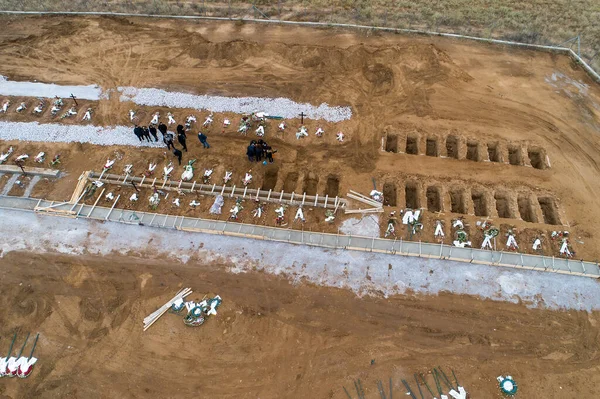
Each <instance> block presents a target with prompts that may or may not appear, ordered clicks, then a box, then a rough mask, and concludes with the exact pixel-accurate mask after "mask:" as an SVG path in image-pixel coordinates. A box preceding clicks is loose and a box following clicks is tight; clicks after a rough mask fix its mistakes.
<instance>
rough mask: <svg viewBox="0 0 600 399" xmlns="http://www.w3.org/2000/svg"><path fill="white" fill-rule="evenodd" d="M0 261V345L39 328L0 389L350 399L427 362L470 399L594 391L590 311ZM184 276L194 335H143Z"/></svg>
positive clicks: (172, 325) (161, 265) (159, 328)
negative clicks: (194, 305)
mask: <svg viewBox="0 0 600 399" xmlns="http://www.w3.org/2000/svg"><path fill="white" fill-rule="evenodd" d="M0 266H1V267H0V276H1V279H0V289H1V291H2V292H3V295H2V297H1V299H0V320H2V323H1V325H0V336H1V337H2V340H1V341H0V344H1V345H2V348H5V345H6V338H7V337H9V336H12V334H13V333H14V331H15V330H18V331H19V332H20V336H21V339H22V338H23V337H24V335H25V334H26V333H27V332H33V333H37V332H39V333H40V334H41V335H40V341H39V343H38V346H37V349H36V356H37V357H38V358H39V361H38V364H37V365H36V369H35V370H34V372H33V374H32V376H31V377H30V378H29V379H28V380H17V379H15V380H7V381H4V379H3V381H2V384H0V395H3V396H2V397H9V398H32V397H36V398H58V397H60V398H67V397H68V398H125V397H130V398H134V397H172V398H176V397H177V398H180V397H191V396H195V397H202V398H257V397H260V398H346V395H345V393H344V392H343V389H342V387H343V386H345V387H346V388H348V389H349V390H350V389H352V387H353V383H352V380H353V379H358V378H360V379H361V381H362V384H363V386H364V388H365V391H366V393H367V396H366V397H367V398H375V397H379V395H378V393H377V389H376V381H377V380H380V379H381V380H383V381H384V382H387V381H388V379H389V377H392V379H393V385H394V397H396V395H400V394H401V392H403V388H401V381H400V380H401V378H405V379H407V380H408V381H409V382H411V380H412V378H413V377H412V375H413V374H414V373H424V374H426V373H427V372H428V371H430V370H431V369H432V368H433V367H437V366H441V367H443V368H444V369H445V370H446V371H447V372H449V369H450V368H452V369H454V370H455V372H456V375H457V377H458V380H459V382H460V383H461V384H463V385H464V386H465V387H466V388H467V389H468V390H469V391H470V392H471V394H472V395H473V396H472V397H478V398H499V397H500V395H499V393H498V389H497V386H496V384H497V383H496V381H495V377H496V376H498V375H502V374H506V373H510V374H511V375H512V376H513V377H514V378H515V379H516V380H517V382H518V384H519V397H523V398H556V399H566V398H577V399H583V398H592V397H595V396H594V395H595V394H596V393H597V387H598V385H599V384H600V377H598V375H599V373H598V372H599V371H600V367H599V366H598V365H599V364H600V363H599V361H598V344H599V341H598V337H599V324H598V323H599V322H600V318H599V315H598V314H597V312H596V313H592V314H588V313H585V312H574V311H569V312H558V311H547V310H531V309H527V308H526V307H525V306H524V305H522V304H509V303H504V302H493V301H483V300H480V299H476V298H473V297H466V296H456V295H451V294H442V295H440V296H438V297H434V296H426V297H422V296H410V295H408V296H402V297H392V298H389V299H381V298H371V297H366V298H358V297H356V296H355V295H354V294H352V293H350V292H347V291H344V290H338V289H331V288H321V287H316V286H310V285H307V284H304V283H302V284H301V285H298V286H291V285H290V284H289V283H288V282H287V280H285V279H284V278H276V277H274V276H271V275H265V274H262V273H258V272H256V273H255V272H252V273H247V274H231V273H228V272H226V271H225V270H226V266H225V265H217V264H214V265H213V264H198V263H196V262H195V261H193V260H192V261H191V262H189V263H188V264H186V265H182V264H179V263H172V261H167V260H166V259H147V258H134V257H127V258H124V257H114V258H100V257H90V256H77V257H72V256H65V255H51V254H47V255H36V254H32V253H9V254H7V255H6V256H5V257H3V258H1V259H0ZM141 269H143V271H140V270H141ZM182 285H183V286H186V287H187V286H190V287H192V288H193V289H194V291H195V293H194V294H193V295H192V297H196V296H197V297H199V298H201V297H202V296H204V294H211V295H212V294H219V295H221V296H222V297H223V300H224V301H223V304H222V306H221V308H220V309H219V313H218V315H217V316H216V317H213V318H211V319H209V320H208V321H207V322H206V323H205V324H204V325H203V326H202V327H199V328H197V329H194V328H190V327H186V326H185V325H184V324H183V322H182V320H181V317H180V316H176V315H173V314H167V315H165V316H163V318H161V319H160V320H159V321H158V322H157V323H156V324H155V325H154V326H152V327H151V329H150V330H149V331H147V332H143V331H142V320H143V318H144V317H145V316H147V315H148V314H150V313H151V312H153V311H154V310H155V308H158V307H159V306H160V305H162V304H163V303H164V302H166V301H167V300H168V299H169V298H171V297H172V296H173V295H174V293H175V292H176V291H177V289H178V288H177V287H181V286H182ZM3 350H5V349H3ZM371 360H374V364H371ZM157 365H160V366H157ZM159 370H163V371H162V372H161V371H159ZM428 380H429V384H430V385H433V378H432V377H431V376H429V377H428ZM411 385H413V388H414V383H412V384H411Z"/></svg>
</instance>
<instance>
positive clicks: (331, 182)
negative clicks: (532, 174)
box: [325, 176, 340, 197]
mask: <svg viewBox="0 0 600 399" xmlns="http://www.w3.org/2000/svg"><path fill="white" fill-rule="evenodd" d="M339 193H340V180H339V179H338V177H337V176H329V177H328V178H327V186H326V187H325V194H326V195H328V196H329V197H337V196H338V195H339Z"/></svg>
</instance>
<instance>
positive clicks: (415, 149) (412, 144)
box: [406, 136, 419, 155]
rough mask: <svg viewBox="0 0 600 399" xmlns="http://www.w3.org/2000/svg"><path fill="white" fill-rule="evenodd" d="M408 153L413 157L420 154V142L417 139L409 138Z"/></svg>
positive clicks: (407, 140) (407, 143)
mask: <svg viewBox="0 0 600 399" xmlns="http://www.w3.org/2000/svg"><path fill="white" fill-rule="evenodd" d="M406 153H407V154H411V155H418V154H419V142H418V139H417V137H415V136H408V137H407V138H406Z"/></svg>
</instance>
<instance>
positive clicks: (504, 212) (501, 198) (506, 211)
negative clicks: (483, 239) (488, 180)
mask: <svg viewBox="0 0 600 399" xmlns="http://www.w3.org/2000/svg"><path fill="white" fill-rule="evenodd" d="M494 199H495V200H496V211H497V212H498V217H499V218H504V219H513V218H514V215H513V214H512V212H511V210H510V202H509V200H508V197H507V195H506V194H504V193H496V194H494Z"/></svg>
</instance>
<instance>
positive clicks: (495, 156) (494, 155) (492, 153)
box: [487, 143, 500, 162]
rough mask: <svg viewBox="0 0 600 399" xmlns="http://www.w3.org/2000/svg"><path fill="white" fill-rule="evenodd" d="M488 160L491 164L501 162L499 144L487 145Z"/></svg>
mask: <svg viewBox="0 0 600 399" xmlns="http://www.w3.org/2000/svg"><path fill="white" fill-rule="evenodd" d="M487 151H488V158H489V160H490V161H491V162H500V151H498V144H497V143H489V144H488V145H487Z"/></svg>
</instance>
